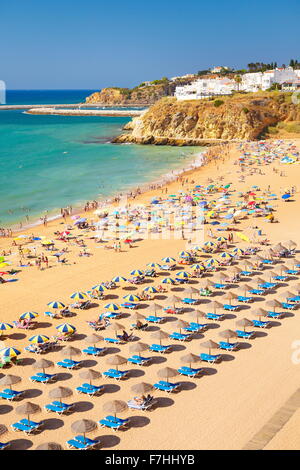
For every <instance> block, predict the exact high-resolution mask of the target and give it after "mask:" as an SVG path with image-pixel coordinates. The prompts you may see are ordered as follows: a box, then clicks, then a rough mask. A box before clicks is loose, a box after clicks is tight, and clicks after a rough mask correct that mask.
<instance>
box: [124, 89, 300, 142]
mask: <svg viewBox="0 0 300 470" xmlns="http://www.w3.org/2000/svg"><path fill="white" fill-rule="evenodd" d="M284 120H287V121H297V120H300V106H299V105H295V104H293V103H292V102H291V96H290V95H289V94H287V93H278V92H274V93H270V92H269V93H268V92H265V93H255V94H244V95H243V94H237V95H234V96H232V97H226V98H223V97H222V98H220V99H215V100H197V101H196V100H195V101H177V100H176V99H175V98H162V99H161V100H160V101H158V102H157V103H155V104H154V105H153V106H151V107H150V108H149V110H148V111H146V112H145V113H144V114H143V115H142V116H139V117H137V118H134V119H133V120H132V121H131V122H130V123H129V124H127V125H126V130H129V131H130V132H127V133H124V134H122V135H121V136H119V137H117V138H116V139H115V142H117V143H123V142H134V143H139V144H157V145H167V144H168V145H197V144H205V143H206V144H209V143H214V142H216V141H229V140H253V139H257V138H258V137H259V136H261V134H262V132H263V131H264V130H265V129H266V128H268V126H274V125H276V124H277V123H278V122H281V121H284Z"/></svg>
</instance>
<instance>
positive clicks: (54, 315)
mask: <svg viewBox="0 0 300 470" xmlns="http://www.w3.org/2000/svg"><path fill="white" fill-rule="evenodd" d="M44 314H45V315H46V317H50V318H60V317H59V315H58V314H57V313H53V312H44Z"/></svg>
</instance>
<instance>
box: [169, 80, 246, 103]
mask: <svg viewBox="0 0 300 470" xmlns="http://www.w3.org/2000/svg"><path fill="white" fill-rule="evenodd" d="M236 89H237V84H236V82H235V81H234V80H230V79H228V78H207V79H204V78H200V79H198V80H196V81H194V82H193V83H191V84H190V85H185V86H180V87H176V90H175V96H176V98H177V99H178V100H180V101H183V100H200V99H203V98H207V97H209V96H216V95H231V93H232V91H233V90H236Z"/></svg>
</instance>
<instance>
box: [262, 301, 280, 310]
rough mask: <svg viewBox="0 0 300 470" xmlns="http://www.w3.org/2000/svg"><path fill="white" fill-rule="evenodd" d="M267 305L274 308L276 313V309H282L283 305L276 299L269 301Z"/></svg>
mask: <svg viewBox="0 0 300 470" xmlns="http://www.w3.org/2000/svg"><path fill="white" fill-rule="evenodd" d="M266 305H267V306H268V307H271V308H273V309H274V312H275V311H276V307H281V303H280V302H278V300H275V299H273V300H268V301H267V302H266Z"/></svg>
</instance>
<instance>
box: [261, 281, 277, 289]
mask: <svg viewBox="0 0 300 470" xmlns="http://www.w3.org/2000/svg"><path fill="white" fill-rule="evenodd" d="M277 285H278V284H277V283H276V282H264V283H263V284H259V287H260V288H261V289H266V290H270V289H275V287H277Z"/></svg>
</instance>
